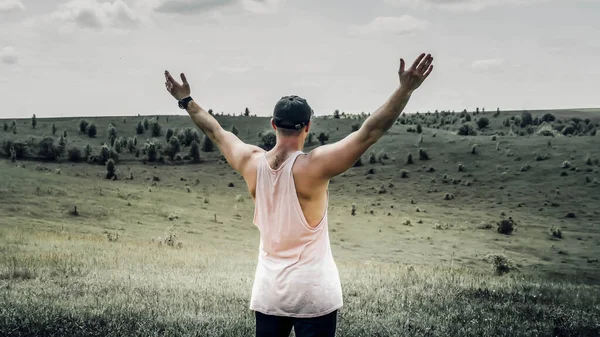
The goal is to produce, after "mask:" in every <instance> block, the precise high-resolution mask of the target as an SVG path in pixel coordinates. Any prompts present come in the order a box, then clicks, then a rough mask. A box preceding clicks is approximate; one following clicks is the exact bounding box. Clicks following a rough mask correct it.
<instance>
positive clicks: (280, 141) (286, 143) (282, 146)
mask: <svg viewBox="0 0 600 337" xmlns="http://www.w3.org/2000/svg"><path fill="white" fill-rule="evenodd" d="M303 150H304V142H303V141H302V138H301V137H285V136H280V135H277V143H276V144H275V147H274V148H273V151H275V152H295V151H303Z"/></svg>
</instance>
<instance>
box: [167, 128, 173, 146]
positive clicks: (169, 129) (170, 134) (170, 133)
mask: <svg viewBox="0 0 600 337" xmlns="http://www.w3.org/2000/svg"><path fill="white" fill-rule="evenodd" d="M171 137H173V129H171V128H168V129H167V135H166V138H167V143H168V142H169V140H170V139H171Z"/></svg>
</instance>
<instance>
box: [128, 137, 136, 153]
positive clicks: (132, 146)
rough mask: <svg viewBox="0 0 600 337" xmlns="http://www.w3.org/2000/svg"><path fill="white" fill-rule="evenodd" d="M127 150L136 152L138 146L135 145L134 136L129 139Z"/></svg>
mask: <svg viewBox="0 0 600 337" xmlns="http://www.w3.org/2000/svg"><path fill="white" fill-rule="evenodd" d="M127 150H128V151H129V153H134V152H135V150H136V147H135V141H134V139H133V138H129V139H127Z"/></svg>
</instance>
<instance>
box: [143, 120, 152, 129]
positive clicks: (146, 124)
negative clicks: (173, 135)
mask: <svg viewBox="0 0 600 337" xmlns="http://www.w3.org/2000/svg"><path fill="white" fill-rule="evenodd" d="M142 126H143V127H144V130H148V128H150V123H148V119H147V118H146V117H144V119H143V120H142Z"/></svg>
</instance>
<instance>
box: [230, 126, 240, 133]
mask: <svg viewBox="0 0 600 337" xmlns="http://www.w3.org/2000/svg"><path fill="white" fill-rule="evenodd" d="M231 133H233V134H234V135H236V136H237V135H238V134H239V133H240V132H239V131H238V129H237V128H236V127H235V125H232V126H231Z"/></svg>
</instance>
